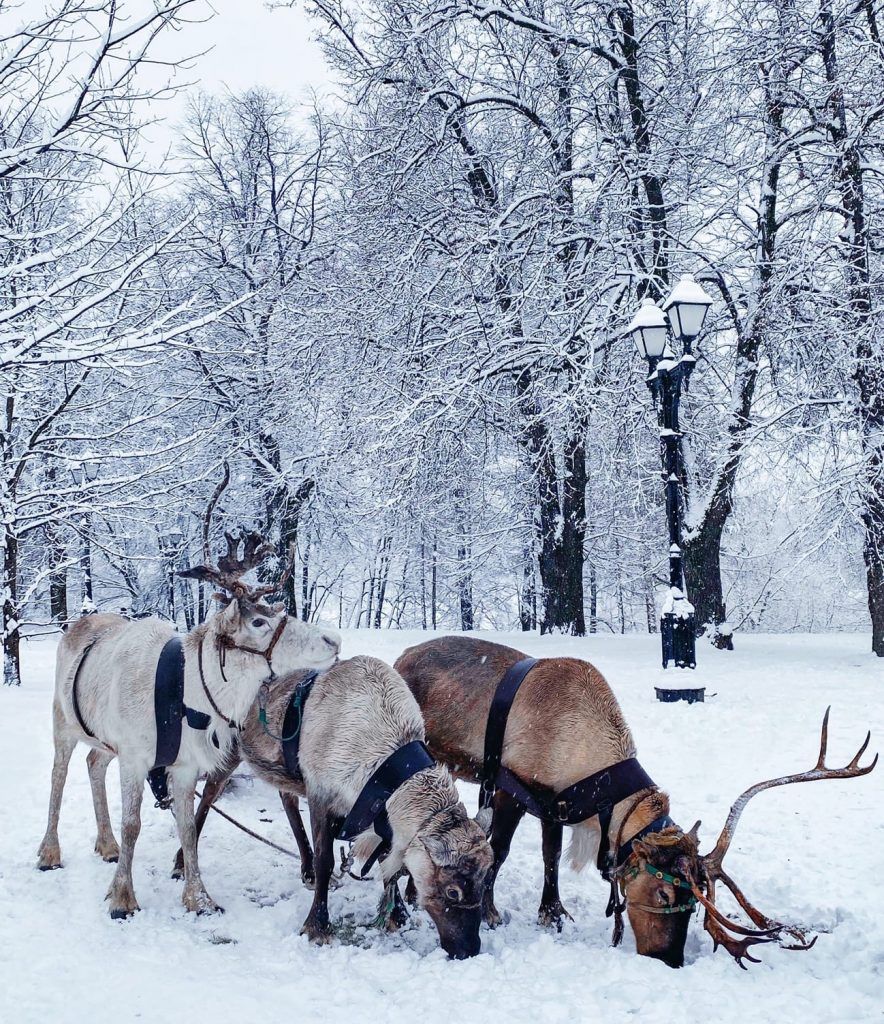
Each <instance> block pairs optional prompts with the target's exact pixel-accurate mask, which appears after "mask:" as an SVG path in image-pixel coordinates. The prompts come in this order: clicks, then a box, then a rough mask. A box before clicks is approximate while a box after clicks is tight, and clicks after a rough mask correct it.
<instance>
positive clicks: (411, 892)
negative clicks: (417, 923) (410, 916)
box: [405, 875, 418, 907]
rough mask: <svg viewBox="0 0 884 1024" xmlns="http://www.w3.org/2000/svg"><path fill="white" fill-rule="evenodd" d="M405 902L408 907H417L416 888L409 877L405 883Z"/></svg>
mask: <svg viewBox="0 0 884 1024" xmlns="http://www.w3.org/2000/svg"><path fill="white" fill-rule="evenodd" d="M405 902H406V903H407V904H408V905H409V906H410V907H417V905H418V899H417V886H416V885H415V884H414V879H413V878H412V877H411V875H409V876H408V881H407V882H406V883H405Z"/></svg>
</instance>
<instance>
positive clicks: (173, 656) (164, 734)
mask: <svg viewBox="0 0 884 1024" xmlns="http://www.w3.org/2000/svg"><path fill="white" fill-rule="evenodd" d="M153 700H154V715H155V716H156V725H157V748H156V754H155V756H154V764H153V767H152V768H151V770H150V771H149V772H148V773H147V781H148V783H149V785H150V788H151V790H152V791H153V795H154V797H155V798H156V802H157V806H158V807H162V808H164V809H166V808H168V807H170V806H171V803H172V800H171V797H170V796H169V780H168V778H167V775H166V768H168V767H169V765H173V764H174V763H175V762H176V761H177V760H178V752H179V751H180V749H181V731H182V724H183V722H184V721H186V722H187V724H188V726H189V727H190V728H191V729H198V730H204V729H208V727H209V723H210V722H211V720H212V719H211V716H210V715H207V714H206V713H205V712H204V711H197V710H196V708H189V707H187V705H186V704H185V703H184V645H183V644H182V642H181V637H179V636H173V637H170V638H169V639H168V640H167V641H166V643H165V645H164V647H163V649H162V651H161V652H160V656H159V658H158V659H157V669H156V675H155V677H154V691H153ZM212 741H213V742H214V744H215V746H216V747H217V746H219V744H218V737H217V736H214V735H213V737H212Z"/></svg>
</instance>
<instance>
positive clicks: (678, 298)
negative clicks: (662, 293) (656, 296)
mask: <svg viewBox="0 0 884 1024" xmlns="http://www.w3.org/2000/svg"><path fill="white" fill-rule="evenodd" d="M711 305H712V299H710V298H709V296H708V295H707V294H706V292H704V291H703V289H702V287H701V286H700V285H699V284H698V283H697V282H696V281H695V280H694V278H693V275H692V274H685V275H683V276H682V278H681V279H680V280H679V282H678V284H677V285H676V286H675V287H674V288H673V289H672V291H671V292H670V294H669V297H668V298H667V299H666V301H665V302H664V303H663V309H664V311H665V312H666V314H667V315H668V317H669V323H670V324H671V326H672V332H673V334H675V335H676V337H678V338H682V339H684V338H696V337H697V335H698V334H699V333H700V331H701V330H702V329H703V323H704V322H705V320H706V314H707V313H708V312H709V307H710V306H711Z"/></svg>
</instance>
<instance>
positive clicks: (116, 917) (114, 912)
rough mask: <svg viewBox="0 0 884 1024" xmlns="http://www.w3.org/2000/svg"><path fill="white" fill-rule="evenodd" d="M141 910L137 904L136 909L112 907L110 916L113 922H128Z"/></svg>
mask: <svg viewBox="0 0 884 1024" xmlns="http://www.w3.org/2000/svg"><path fill="white" fill-rule="evenodd" d="M139 910H141V907H139V906H138V905H137V904H136V905H135V906H134V907H112V908H111V912H110V916H111V920H112V921H128V920H129V918H130V917H134V916H135V914H136V913H137V912H138V911H139Z"/></svg>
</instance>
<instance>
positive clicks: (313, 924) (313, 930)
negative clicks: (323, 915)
mask: <svg viewBox="0 0 884 1024" xmlns="http://www.w3.org/2000/svg"><path fill="white" fill-rule="evenodd" d="M301 934H302V935H306V936H307V938H308V939H309V940H310V941H311V942H312V943H314V944H315V945H317V946H327V945H328V944H329V943H330V942H331V940H332V930H331V926H330V925H328V924H322V923H321V922H319V921H316V920H311V919H310V918H307V920H306V921H305V922H304V925H303V927H302V928H301Z"/></svg>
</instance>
